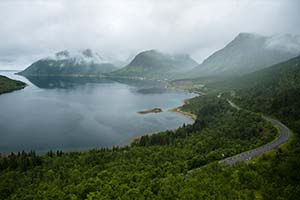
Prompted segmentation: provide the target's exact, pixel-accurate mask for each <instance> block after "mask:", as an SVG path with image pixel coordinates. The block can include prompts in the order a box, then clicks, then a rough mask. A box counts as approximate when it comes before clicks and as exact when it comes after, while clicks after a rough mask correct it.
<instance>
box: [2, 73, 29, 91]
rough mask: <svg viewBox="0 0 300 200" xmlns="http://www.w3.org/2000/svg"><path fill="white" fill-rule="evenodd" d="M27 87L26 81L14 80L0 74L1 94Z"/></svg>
mask: <svg viewBox="0 0 300 200" xmlns="http://www.w3.org/2000/svg"><path fill="white" fill-rule="evenodd" d="M25 87H26V83H23V82H22V81H17V80H13V79H10V78H7V77H6V76H2V75H0V94H3V93H7V92H12V91H14V90H20V89H23V88H25Z"/></svg>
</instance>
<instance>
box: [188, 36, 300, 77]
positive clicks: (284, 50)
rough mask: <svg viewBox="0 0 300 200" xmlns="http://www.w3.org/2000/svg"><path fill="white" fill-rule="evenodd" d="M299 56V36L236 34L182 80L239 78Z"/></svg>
mask: <svg viewBox="0 0 300 200" xmlns="http://www.w3.org/2000/svg"><path fill="white" fill-rule="evenodd" d="M299 53H300V36H297V35H296V36H293V35H281V36H271V37H266V36H262V35H258V34H252V33H240V34H239V35H238V36H237V37H236V38H235V39H234V40H233V41H231V42H230V43H229V44H228V45H226V46H225V47H224V48H223V49H221V50H219V51H216V52H215V53H213V54H212V55H211V56H209V57H208V58H207V59H206V60H204V62H203V63H202V64H200V65H199V66H197V67H196V68H195V69H193V70H191V71H190V72H188V73H186V74H185V77H200V76H216V75H222V76H224V75H227V76H228V75H242V74H247V73H251V72H254V71H257V70H260V69H263V68H265V67H267V66H271V65H274V64H277V63H279V62H282V61H285V60H288V59H290V58H293V57H295V56H297V55H299Z"/></svg>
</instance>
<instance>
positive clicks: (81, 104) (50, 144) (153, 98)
mask: <svg viewBox="0 0 300 200" xmlns="http://www.w3.org/2000/svg"><path fill="white" fill-rule="evenodd" d="M0 74H1V75H5V76H8V77H10V78H14V79H18V80H21V81H24V82H26V83H27V84H28V85H29V86H28V87H26V88H25V89H23V90H19V91H14V92H12V93H7V94H3V95H0V152H10V151H20V150H25V151H28V150H36V151H38V152H45V151H49V150H58V149H59V150H64V151H71V150H72V151H73V150H85V149H89V148H100V147H112V146H114V145H124V144H126V143H128V142H129V141H130V140H131V139H132V138H133V137H134V136H139V135H143V134H146V133H151V132H156V131H162V130H166V129H173V128H176V127H179V126H180V125H182V124H183V123H190V122H191V121H190V120H189V119H187V118H185V117H184V116H182V115H180V114H177V113H171V112H163V113H158V114H147V115H139V114H137V113H136V112H137V111H141V110H145V109H151V108H154V107H160V108H162V109H163V110H168V109H170V108H174V107H177V106H179V105H181V104H182V102H183V100H184V99H187V98H191V97H193V96H195V95H194V94H190V93H185V92H175V91H167V90H165V89H161V85H160V84H158V83H154V82H144V81H138V82H137V81H130V80H99V79H87V78H64V79H63V78H46V77H44V78H25V77H22V76H18V75H14V72H7V71H0Z"/></svg>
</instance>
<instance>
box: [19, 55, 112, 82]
mask: <svg viewBox="0 0 300 200" xmlns="http://www.w3.org/2000/svg"><path fill="white" fill-rule="evenodd" d="M116 69H117V68H116V67H115V66H114V65H113V64H111V63H108V62H105V61H104V60H103V59H102V57H101V56H100V55H99V54H98V53H96V52H93V51H92V50H90V49H86V50H83V51H78V52H70V51H67V50H65V51H61V52H58V53H56V54H55V55H54V56H51V57H47V58H43V59H40V60H38V61H36V62H34V63H33V64H31V65H30V66H29V67H28V68H26V69H25V70H24V71H22V72H19V74H21V75H28V76H69V75H82V76H83V75H101V74H104V73H109V72H112V71H114V70H116Z"/></svg>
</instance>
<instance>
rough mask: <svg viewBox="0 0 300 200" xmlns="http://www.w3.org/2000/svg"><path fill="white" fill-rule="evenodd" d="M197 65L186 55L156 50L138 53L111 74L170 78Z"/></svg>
mask: <svg viewBox="0 0 300 200" xmlns="http://www.w3.org/2000/svg"><path fill="white" fill-rule="evenodd" d="M195 66H197V62H196V61H194V60H193V59H192V58H190V57H189V56H188V55H176V56H171V55H167V54H163V53H161V52H158V51H156V50H149V51H144V52H141V53H139V54H138V55H136V56H135V58H134V59H133V60H132V61H131V62H130V63H129V64H128V65H127V66H126V67H124V68H122V69H120V70H117V71H115V72H113V73H111V75H113V76H122V77H143V78H150V79H164V78H171V77H173V76H174V75H175V74H177V73H180V72H184V71H187V70H190V69H192V68H193V67H195Z"/></svg>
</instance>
